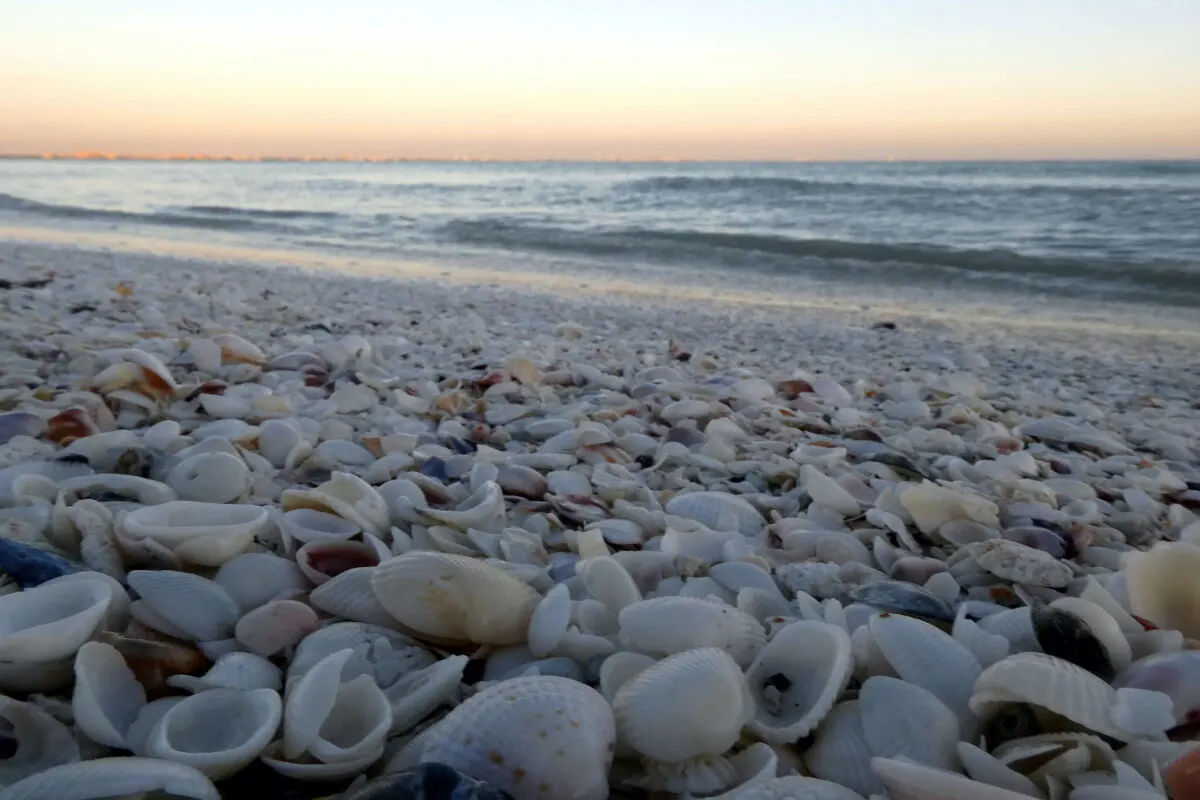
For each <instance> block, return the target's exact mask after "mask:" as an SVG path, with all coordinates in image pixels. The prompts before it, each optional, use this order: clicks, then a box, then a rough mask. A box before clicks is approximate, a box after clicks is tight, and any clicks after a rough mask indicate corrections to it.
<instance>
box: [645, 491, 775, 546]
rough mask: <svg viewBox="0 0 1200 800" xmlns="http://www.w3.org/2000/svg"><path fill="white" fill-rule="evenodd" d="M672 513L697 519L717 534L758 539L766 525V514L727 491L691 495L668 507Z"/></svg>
mask: <svg viewBox="0 0 1200 800" xmlns="http://www.w3.org/2000/svg"><path fill="white" fill-rule="evenodd" d="M664 510H665V511H666V513H668V514H672V515H674V516H677V517H684V518H687V519H692V520H695V521H697V522H699V523H701V524H702V525H704V526H705V527H708V528H711V529H712V530H714V531H720V532H728V531H737V532H739V533H741V534H742V535H743V536H757V535H758V534H759V533H760V532H761V531H762V529H763V527H764V526H765V525H766V521H765V520H764V519H763V516H762V514H760V513H758V511H757V510H756V509H755V508H754V506H752V505H750V504H749V503H748V502H746V501H745V500H743V499H742V498H740V497H738V496H736V495H732V494H726V493H724V492H689V493H687V494H681V495H677V496H675V497H673V498H671V500H669V501H668V502H667V504H666V506H664Z"/></svg>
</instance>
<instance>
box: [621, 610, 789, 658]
mask: <svg viewBox="0 0 1200 800" xmlns="http://www.w3.org/2000/svg"><path fill="white" fill-rule="evenodd" d="M618 620H619V624H620V635H621V642H622V644H624V645H625V647H626V648H628V649H630V650H638V651H641V652H644V653H648V654H650V655H658V656H665V655H672V654H674V653H681V652H683V651H685V650H692V649H695V648H700V647H716V648H719V649H721V650H723V651H725V652H726V653H728V654H729V655H730V656H731V657H732V658H733V660H734V661H735V662H737V664H738V666H742V667H745V666H749V664H750V663H751V662H752V661H754V659H755V657H756V656H757V655H758V653H759V651H760V650H762V648H763V646H764V645H765V644H766V643H767V637H766V632H765V631H764V630H763V627H762V625H760V624H759V622H758V620H756V619H755V618H754V617H752V616H750V615H749V614H745V613H743V612H741V611H738V610H737V609H736V608H732V607H730V606H727V605H725V604H723V603H721V602H718V601H713V600H700V599H696V598H692V597H656V598H653V599H650V600H641V601H639V602H637V603H633V604H631V605H628V606H626V607H625V608H623V609H622V610H621V613H620V615H619V616H618Z"/></svg>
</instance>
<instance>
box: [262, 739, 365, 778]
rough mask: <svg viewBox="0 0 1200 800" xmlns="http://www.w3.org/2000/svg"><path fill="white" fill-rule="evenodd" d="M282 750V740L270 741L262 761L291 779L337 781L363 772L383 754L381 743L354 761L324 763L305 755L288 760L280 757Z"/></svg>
mask: <svg viewBox="0 0 1200 800" xmlns="http://www.w3.org/2000/svg"><path fill="white" fill-rule="evenodd" d="M282 751H283V742H281V741H278V740H276V741H274V742H271V743H270V744H269V745H267V748H266V749H265V750H264V751H263V753H262V756H261V758H262V761H263V763H264V764H266V765H267V766H268V767H270V768H271V769H273V770H275V771H276V772H278V773H279V774H280V775H283V776H284V777H286V778H291V779H293V780H298V781H337V780H342V779H343V778H349V777H351V776H353V775H361V774H363V773H364V772H365V771H366V770H367V768H369V767H370V766H371V765H372V764H374V763H375V762H376V761H378V760H379V759H380V758H381V757H382V756H383V745H382V744H381V745H379V747H378V748H377V749H375V750H372V751H370V752H366V753H364V754H363V755H362V756H361V757H359V758H357V759H355V760H354V761H338V762H335V763H332V764H325V763H322V762H320V761H316V760H314V759H310V758H307V757H306V758H305V760H304V761H300V762H296V761H288V760H285V759H284V758H283V757H282Z"/></svg>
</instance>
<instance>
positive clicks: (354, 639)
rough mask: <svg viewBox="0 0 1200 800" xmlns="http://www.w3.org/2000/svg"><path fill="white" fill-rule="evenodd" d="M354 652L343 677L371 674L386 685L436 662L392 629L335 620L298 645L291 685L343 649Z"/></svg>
mask: <svg viewBox="0 0 1200 800" xmlns="http://www.w3.org/2000/svg"><path fill="white" fill-rule="evenodd" d="M347 649H348V650H350V651H351V653H352V655H351V658H350V660H349V661H347V662H346V663H345V665H344V666H343V668H342V680H344V681H346V680H350V679H351V678H354V677H356V676H358V675H364V674H369V675H372V676H373V677H374V678H375V682H376V683H377V684H379V685H380V686H381V687H383V688H387V687H390V686H391V685H392V684H393V683H395V682H396V680H397V679H398V678H399V677H400V676H403V675H405V674H407V673H409V672H413V671H416V670H419V669H423V668H424V667H427V666H429V665H430V664H433V663H434V657H433V655H431V654H430V653H429V651H427V650H425V649H424V648H421V647H419V646H417V643H416V642H415V641H414V640H412V639H410V638H408V637H407V636H405V635H404V634H402V633H399V632H397V631H395V630H392V629H390V628H383V627H379V626H377V625H366V624H363V623H359V622H335V623H333V624H331V625H326V627H324V628H321V629H320V630H318V631H316V632H315V633H310V634H309V635H308V636H306V637H305V638H304V639H303V640H302V641H301V642H300V644H299V645H298V646H297V647H296V653H295V655H294V656H293V657H292V659H291V662H290V663H289V664H288V670H287V685H288V686H289V687H290V686H292V685H293V684H295V683H296V681H298V680H299V679H300V678H302V677H304V675H305V674H307V672H308V671H309V670H310V669H312V668H313V667H314V666H315V665H317V664H319V663H320V662H321V661H322V660H323V659H325V658H326V657H328V656H330V655H332V654H334V653H337V652H338V651H340V650H347Z"/></svg>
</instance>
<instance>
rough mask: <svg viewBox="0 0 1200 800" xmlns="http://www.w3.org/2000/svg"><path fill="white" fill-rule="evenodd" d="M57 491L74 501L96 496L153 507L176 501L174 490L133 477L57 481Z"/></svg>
mask: <svg viewBox="0 0 1200 800" xmlns="http://www.w3.org/2000/svg"><path fill="white" fill-rule="evenodd" d="M58 489H59V491H61V492H64V493H65V494H66V495H67V496H68V497H73V498H75V499H76V500H78V499H81V498H87V497H94V496H96V495H101V494H103V495H105V496H107V497H110V498H116V499H119V498H128V499H130V500H132V501H134V502H136V503H139V504H141V505H144V506H155V505H158V504H160V503H167V502H170V501H171V500H174V499H176V494H175V490H174V489H172V488H171V487H170V486H167V485H166V484H162V483H159V482H158V481H152V480H150V479H148V478H139V477H137V476H135V475H112V474H108V473H105V474H103V475H84V476H81V477H78V478H68V479H67V480H64V481H59V483H58Z"/></svg>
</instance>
